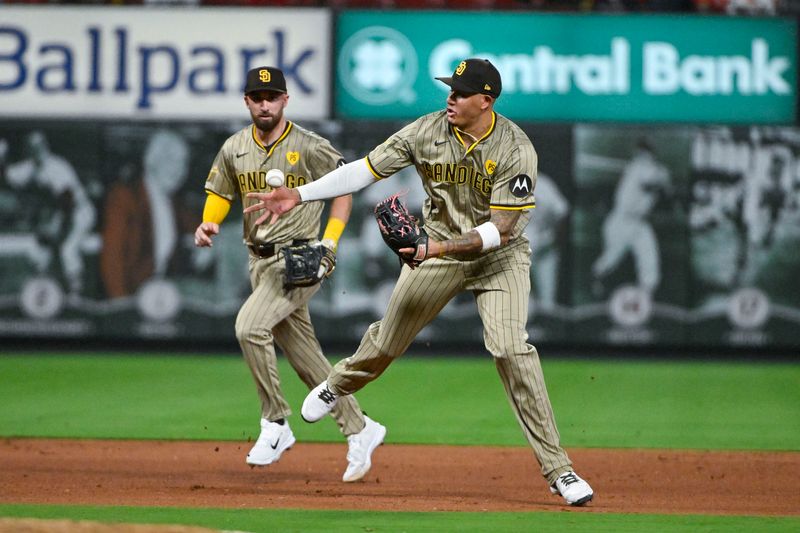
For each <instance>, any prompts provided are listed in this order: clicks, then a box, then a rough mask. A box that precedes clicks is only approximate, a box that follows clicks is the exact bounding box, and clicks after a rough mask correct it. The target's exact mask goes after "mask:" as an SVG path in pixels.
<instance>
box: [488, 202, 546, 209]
mask: <svg viewBox="0 0 800 533" xmlns="http://www.w3.org/2000/svg"><path fill="white" fill-rule="evenodd" d="M534 207H536V202H533V203H531V204H522V205H490V206H489V209H497V210H498V211H525V210H526V209H533V208H534Z"/></svg>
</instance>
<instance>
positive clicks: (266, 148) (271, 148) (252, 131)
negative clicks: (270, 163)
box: [250, 120, 294, 157]
mask: <svg viewBox="0 0 800 533" xmlns="http://www.w3.org/2000/svg"><path fill="white" fill-rule="evenodd" d="M293 126H294V124H292V121H291V120H287V121H286V128H285V129H284V130H283V133H281V136H280V137H278V138H277V139H276V140H275V142H274V143H272V144H270V145H269V146H264V143H262V142H261V141H260V140H259V139H258V135H256V125H255V124H253V126H252V128H251V129H250V135H251V136H252V137H253V140H254V141H255V143H256V144H257V145H258V147H259V148H261V149H262V150H264V151H265V152H267V157H271V156H272V152H273V151H274V150H275V147H276V146H278V145H279V144H280V143H281V141H282V140H284V139H285V138H286V136H287V135H289V132H290V131H292V127H293Z"/></svg>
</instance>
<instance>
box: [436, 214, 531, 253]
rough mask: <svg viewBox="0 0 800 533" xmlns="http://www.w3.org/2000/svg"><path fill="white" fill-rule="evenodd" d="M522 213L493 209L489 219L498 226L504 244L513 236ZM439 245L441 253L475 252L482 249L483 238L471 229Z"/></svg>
mask: <svg viewBox="0 0 800 533" xmlns="http://www.w3.org/2000/svg"><path fill="white" fill-rule="evenodd" d="M520 213H521V211H503V210H498V209H492V215H491V218H490V219H489V220H490V221H491V222H492V224H494V225H495V226H497V231H499V232H500V240H501V241H502V243H503V244H506V243H507V242H508V240H509V239H510V238H511V232H512V231H513V230H514V226H515V225H516V224H517V220H519V216H520ZM439 245H440V246H441V252H440V254H439V255H450V254H463V253H474V252H480V251H481V248H482V247H483V240H482V239H481V236H480V235H479V234H478V232H477V231H474V230H471V231H468V232H467V233H462V234H461V235H460V236H458V237H456V238H454V239H447V240H446V241H442V242H441V243H439Z"/></svg>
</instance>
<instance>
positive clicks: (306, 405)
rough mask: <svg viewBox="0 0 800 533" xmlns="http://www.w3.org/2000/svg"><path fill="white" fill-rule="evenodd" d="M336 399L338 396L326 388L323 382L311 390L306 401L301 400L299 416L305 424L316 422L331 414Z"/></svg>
mask: <svg viewBox="0 0 800 533" xmlns="http://www.w3.org/2000/svg"><path fill="white" fill-rule="evenodd" d="M338 399H339V398H338V396H336V395H335V394H334V393H333V392H331V390H330V389H329V388H328V382H327V381H323V382H322V383H320V384H319V385H317V386H316V387H314V388H313V389H311V392H309V393H308V396H306V399H305V400H303V407H301V408H300V416H302V417H303V420H305V421H306V422H316V421H317V420H320V419H321V418H323V417H324V416H325V415H327V414H328V413H330V412H331V409H333V408H334V406H336V401H337V400H338Z"/></svg>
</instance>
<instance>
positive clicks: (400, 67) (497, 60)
mask: <svg viewBox="0 0 800 533" xmlns="http://www.w3.org/2000/svg"><path fill="white" fill-rule="evenodd" d="M476 28H481V29H482V31H474V29H476ZM796 35H797V30H796V24H795V22H794V21H788V20H780V19H737V18H722V17H719V18H718V17H674V16H630V17H624V16H597V15H595V16H580V15H528V14H520V13H514V14H513V15H511V14H502V13H501V14H497V13H495V14H491V15H489V14H484V13H481V14H476V13H424V12H417V13H408V12H407V13H389V14H387V13H381V14H380V15H375V14H372V13H367V12H355V13H344V14H343V15H342V17H341V19H340V21H339V24H338V34H337V44H338V48H337V55H336V68H337V98H336V102H337V112H338V113H339V114H340V115H341V116H354V117H360V118H364V117H386V118H388V117H394V118H406V117H413V116H416V115H419V114H421V113H423V112H426V111H433V110H435V109H440V108H442V107H443V106H444V99H445V98H446V96H447V90H448V89H447V87H446V86H445V85H444V84H442V83H440V82H438V81H436V80H435V79H434V78H435V77H436V76H449V75H450V74H451V73H452V72H453V70H454V68H455V67H456V66H457V65H458V63H459V62H460V61H461V60H462V59H464V58H466V57H483V58H487V59H489V60H491V61H492V62H493V63H494V64H495V65H496V66H497V68H498V70H499V71H500V74H501V76H502V79H503V94H502V95H501V97H500V100H499V102H498V105H497V108H496V109H497V110H498V111H499V112H501V113H503V114H505V115H508V116H509V117H512V118H515V119H524V120H547V121H558V120H567V121H621V122H714V123H748V124H749V123H792V122H794V120H795V112H796V110H795V106H796V98H797V95H796V91H797V64H796V63H797V55H796Z"/></svg>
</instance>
